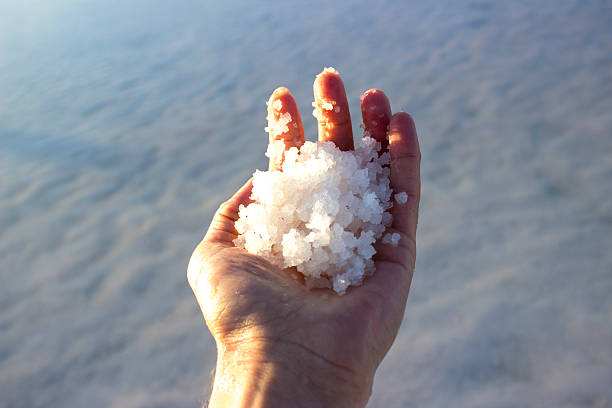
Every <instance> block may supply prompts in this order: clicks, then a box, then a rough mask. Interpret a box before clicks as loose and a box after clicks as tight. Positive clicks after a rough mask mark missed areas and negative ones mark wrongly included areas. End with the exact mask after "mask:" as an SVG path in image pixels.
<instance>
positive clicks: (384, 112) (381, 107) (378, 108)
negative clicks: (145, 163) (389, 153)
mask: <svg viewBox="0 0 612 408" xmlns="http://www.w3.org/2000/svg"><path fill="white" fill-rule="evenodd" d="M359 99H360V102H361V116H362V118H363V125H364V126H365V130H366V132H368V133H369V135H370V136H371V137H372V138H374V139H376V140H378V141H379V142H380V145H381V150H382V151H383V152H384V151H386V150H387V147H388V145H389V141H388V140H387V131H388V130H389V121H390V120H391V105H390V104H389V99H387V95H385V93H384V92H383V91H381V90H379V89H370V90H369V91H366V92H364V93H363V94H362V95H361V97H360V98H359Z"/></svg>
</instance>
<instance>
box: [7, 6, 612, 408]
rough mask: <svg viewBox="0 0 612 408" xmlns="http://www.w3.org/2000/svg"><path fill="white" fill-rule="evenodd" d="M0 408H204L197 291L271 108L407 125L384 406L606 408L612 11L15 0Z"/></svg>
mask: <svg viewBox="0 0 612 408" xmlns="http://www.w3.org/2000/svg"><path fill="white" fill-rule="evenodd" d="M0 4H1V6H0V46H1V48H0V183H1V187H0V189H1V190H0V192H1V196H0V234H1V235H0V279H1V280H0V406H1V407H43V406H45V407H47V406H55V407H83V406H88V407H197V406H199V404H201V403H202V402H203V401H204V399H205V398H206V395H207V394H208V390H209V384H210V380H211V378H212V377H211V370H212V369H213V366H214V361H215V349H214V344H213V341H212V338H211V336H210V335H209V334H208V331H207V329H206V328H205V326H204V323H203V319H202V317H201V315H200V311H199V309H198V307H197V304H196V302H195V299H194V297H193V296H192V294H191V290H190V289H189V287H188V285H187V281H186V265H187V261H188V258H189V256H190V254H191V252H192V250H193V248H194V247H195V245H196V244H197V242H198V241H199V240H200V239H201V237H202V235H203V233H204V231H205V229H206V227H207V226H208V223H209V221H210V218H211V216H212V214H213V212H214V210H215V209H216V207H217V206H218V205H219V204H220V203H221V202H222V201H223V200H224V199H225V198H226V197H227V196H228V195H229V194H230V193H232V192H233V191H234V190H235V189H236V188H237V187H239V186H240V185H241V184H242V183H243V181H244V180H246V179H247V178H248V177H249V176H250V174H251V173H252V172H253V171H254V169H255V168H260V169H263V168H266V166H267V165H266V158H265V157H264V151H265V148H266V143H267V135H266V133H265V132H264V130H263V128H264V126H265V125H266V124H265V116H266V106H265V101H266V100H267V98H268V96H269V94H270V93H271V92H272V91H273V90H274V88H275V87H277V86H281V85H283V86H287V87H288V88H289V89H290V90H291V91H292V92H293V94H294V96H295V98H296V100H297V102H298V106H299V107H300V109H301V111H302V118H303V120H304V124H305V128H306V132H307V135H308V136H307V138H309V139H310V140H314V139H315V137H316V126H315V124H316V123H315V119H314V118H313V117H312V116H311V114H310V112H311V111H312V107H311V106H310V104H311V101H312V99H313V97H312V81H313V79H314V75H315V74H317V73H318V72H320V71H321V70H322V69H323V67H325V66H334V67H335V68H337V69H338V70H339V71H340V73H341V74H342V76H343V79H344V81H345V86H346V89H347V93H348V96H349V100H350V103H351V111H352V112H353V122H354V126H356V127H357V126H358V125H359V123H360V115H359V107H358V102H359V94H360V93H361V92H363V91H365V90H366V89H368V88H373V87H377V88H380V89H383V90H385V92H386V93H387V95H388V96H389V98H390V100H391V102H392V109H393V110H394V111H398V110H406V111H408V112H410V113H412V114H413V116H414V118H415V120H416V124H417V129H418V132H419V136H420V140H421V148H422V152H423V161H422V177H423V193H422V195H423V197H422V204H421V216H420V225H419V232H418V251H419V255H418V262H417V268H416V272H415V277H414V281H413V287H412V293H411V296H410V299H409V301H408V305H407V310H406V315H405V319H404V322H403V325H402V327H401V329H400V333H399V335H398V338H397V340H396V342H395V344H394V346H393V348H392V349H391V351H390V353H389V355H388V357H387V359H386V360H385V361H384V362H383V364H382V366H381V367H380V369H379V371H378V373H377V377H376V382H375V387H374V394H373V396H372V398H371V401H370V404H369V406H370V407H425V406H427V407H449V406H452V407H510V406H539V407H553V406H554V407H610V406H612V388H611V387H610V385H611V384H612V296H611V295H610V293H612V249H611V248H612V30H611V29H610V27H612V5H611V3H610V2H609V1H578V0H568V1H565V0H554V1H547V0H543V1H538V2H531V1H512V2H510V1H485V0H480V1H440V2H416V1H415V2H412V1H402V2H397V1H391V0H389V1H386V0H384V1H372V0H370V1H350V2H349V1H346V2H329V1H312V2H310V1H309V2H299V1H285V2H282V3H272V2H254V1H234V0H224V1H222V2H217V1H215V2H213V1H199V2H198V1H189V0H178V1H173V2H166V1H157V0H147V1H144V0H131V1H128V2H126V1H116V0H110V1H102V0H79V1H72V0H57V1H53V2H47V1H34V0H24V1H18V0H1V2H0Z"/></svg>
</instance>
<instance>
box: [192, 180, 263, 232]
mask: <svg viewBox="0 0 612 408" xmlns="http://www.w3.org/2000/svg"><path fill="white" fill-rule="evenodd" d="M252 190H253V178H250V179H249V180H248V181H247V182H246V183H245V184H244V185H243V186H242V187H240V189H239V190H238V191H237V192H236V194H234V195H233V196H232V197H231V198H230V199H229V200H227V201H226V202H224V203H223V204H221V206H220V207H219V209H218V210H217V212H216V213H215V215H214V217H213V219H212V221H211V223H210V227H208V231H207V232H206V236H205V237H204V241H206V242H210V243H218V244H232V241H233V240H234V239H235V238H236V237H237V236H238V233H237V232H236V229H235V228H234V223H235V222H236V220H238V210H239V209H240V205H241V204H242V205H245V206H246V205H248V204H249V203H250V202H251V199H250V197H251V191H252Z"/></svg>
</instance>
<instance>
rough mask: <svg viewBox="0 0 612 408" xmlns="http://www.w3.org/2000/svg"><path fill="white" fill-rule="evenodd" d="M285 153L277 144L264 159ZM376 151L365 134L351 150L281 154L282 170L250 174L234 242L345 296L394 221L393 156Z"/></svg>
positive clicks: (368, 268) (369, 268) (318, 148)
mask: <svg viewBox="0 0 612 408" xmlns="http://www.w3.org/2000/svg"><path fill="white" fill-rule="evenodd" d="M277 126H278V125H276V124H275V125H274V127H275V128H276V127H277ZM283 126H286V123H285V124H283ZM271 132H272V133H274V129H272V130H271ZM284 148H285V147H284V143H283V142H282V141H280V140H277V141H275V142H273V143H271V144H270V145H269V147H268V151H267V152H266V155H267V156H268V157H279V155H281V154H283V150H284ZM379 149H380V143H379V142H377V141H376V140H374V139H372V138H370V137H368V136H367V134H366V136H365V137H364V138H363V139H362V140H361V141H360V143H359V145H358V147H357V149H356V150H354V151H347V152H343V151H341V150H339V149H338V148H337V147H336V146H335V145H334V144H333V143H332V142H317V143H313V142H305V143H304V144H303V145H302V146H301V148H300V149H299V150H298V148H296V147H292V148H291V149H289V150H287V151H285V152H284V162H283V164H282V171H280V170H274V171H256V172H255V174H254V175H253V193H252V196H251V198H252V199H253V200H254V202H253V203H251V204H249V205H248V206H244V205H242V206H240V210H239V216H240V218H239V219H238V221H236V224H235V227H236V230H237V232H238V234H239V236H238V238H236V239H235V240H234V243H235V244H236V246H238V247H241V248H245V249H246V250H247V251H248V252H250V253H252V254H256V255H260V256H262V257H264V258H266V259H267V260H269V261H270V262H272V263H273V264H275V265H277V266H278V267H280V268H289V267H295V268H297V270H298V271H300V272H301V273H302V274H304V277H305V278H306V282H307V284H308V285H309V286H311V287H312V286H317V287H320V286H324V287H332V288H333V289H334V290H335V291H336V292H337V293H338V294H340V295H342V294H344V293H345V292H346V290H347V288H348V287H349V286H351V285H352V286H357V285H360V284H361V283H362V281H363V279H364V277H365V276H368V275H371V274H372V273H373V272H374V262H373V260H372V256H373V255H374V254H375V253H376V250H375V249H374V246H373V244H374V243H375V242H376V241H377V240H378V239H380V238H381V237H382V236H383V233H384V232H385V230H386V228H387V227H388V226H390V225H391V223H392V221H393V218H392V216H391V214H390V213H389V212H388V210H389V209H390V208H391V207H392V205H393V204H392V201H391V193H392V190H391V188H390V186H389V167H388V165H389V162H390V157H389V153H388V152H385V153H383V154H382V155H380V156H379V155H378V150H379ZM396 197H397V196H396ZM387 236H389V237H388V238H383V243H389V244H392V245H397V242H398V241H399V237H400V236H399V234H397V233H395V234H386V235H385V237H387Z"/></svg>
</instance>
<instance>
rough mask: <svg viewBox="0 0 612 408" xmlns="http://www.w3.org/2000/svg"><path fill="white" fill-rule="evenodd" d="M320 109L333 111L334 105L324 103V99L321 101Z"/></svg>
mask: <svg viewBox="0 0 612 408" xmlns="http://www.w3.org/2000/svg"><path fill="white" fill-rule="evenodd" d="M321 108H323V109H325V110H328V111H330V110H332V109H334V104H333V103H332V102H329V101H326V100H325V99H322V100H321Z"/></svg>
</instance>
